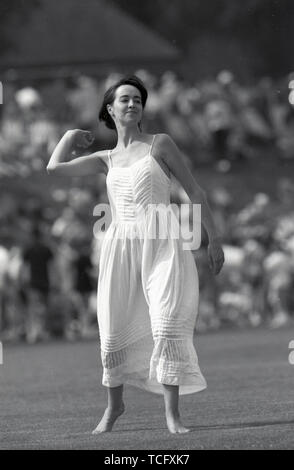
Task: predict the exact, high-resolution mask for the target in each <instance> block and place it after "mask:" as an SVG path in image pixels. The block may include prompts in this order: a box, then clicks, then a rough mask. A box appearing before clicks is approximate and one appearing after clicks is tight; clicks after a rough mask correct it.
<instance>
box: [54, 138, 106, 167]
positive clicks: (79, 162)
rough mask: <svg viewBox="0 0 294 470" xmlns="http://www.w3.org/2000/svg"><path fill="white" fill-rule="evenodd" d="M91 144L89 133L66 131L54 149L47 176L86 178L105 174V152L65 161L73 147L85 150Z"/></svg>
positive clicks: (91, 139)
mask: <svg viewBox="0 0 294 470" xmlns="http://www.w3.org/2000/svg"><path fill="white" fill-rule="evenodd" d="M92 142H93V137H92V135H91V133H90V132H88V131H82V130H80V129H74V130H70V131H67V132H66V133H65V134H64V136H63V137H62V138H61V139H60V141H59V142H58V144H57V146H56V147H55V149H54V151H53V153H52V155H51V158H50V160H49V162H48V165H47V167H46V170H47V172H48V174H49V175H60V176H86V175H91V174H95V173H105V174H106V173H107V164H106V163H105V161H104V159H103V157H104V156H106V155H104V154H105V152H103V151H102V152H95V153H92V154H90V155H86V156H82V157H78V158H75V159H74V160H70V161H68V162H66V161H65V160H66V159H67V158H68V156H69V155H71V154H72V151H73V150H74V149H75V147H78V148H87V147H89V145H91V143H92Z"/></svg>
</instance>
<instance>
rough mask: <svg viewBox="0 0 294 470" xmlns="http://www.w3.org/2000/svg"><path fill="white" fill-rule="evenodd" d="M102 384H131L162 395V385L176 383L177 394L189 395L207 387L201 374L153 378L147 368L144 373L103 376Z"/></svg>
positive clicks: (112, 385)
mask: <svg viewBox="0 0 294 470" xmlns="http://www.w3.org/2000/svg"><path fill="white" fill-rule="evenodd" d="M102 384H103V385H104V386H105V387H111V388H112V387H118V386H120V385H132V386H134V387H136V388H140V389H142V390H145V391H148V392H151V393H156V394H158V395H163V385H178V386H179V395H189V394H192V393H198V392H201V391H203V390H205V389H206V388H207V383H206V380H205V379H204V377H203V376H202V374H195V377H193V376H191V375H189V376H182V377H181V376H180V377H165V378H158V379H157V378H154V377H150V376H149V369H148V370H146V371H145V373H143V372H142V373H136V374H124V375H122V376H121V377H115V378H113V377H112V378H110V377H105V376H104V377H103V380H102Z"/></svg>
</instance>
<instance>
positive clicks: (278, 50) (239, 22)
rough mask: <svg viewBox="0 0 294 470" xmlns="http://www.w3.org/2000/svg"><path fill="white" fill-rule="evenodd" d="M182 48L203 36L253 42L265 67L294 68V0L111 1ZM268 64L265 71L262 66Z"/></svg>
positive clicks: (271, 70) (272, 70) (272, 69)
mask: <svg viewBox="0 0 294 470" xmlns="http://www.w3.org/2000/svg"><path fill="white" fill-rule="evenodd" d="M112 1H113V3H115V4H116V5H118V6H120V7H121V8H122V9H123V10H125V11H126V12H128V13H130V14H131V15H133V16H135V17H136V18H137V19H139V20H140V21H141V22H143V23H145V24H147V25H148V26H151V27H152V28H153V29H155V30H157V31H158V32H159V33H160V34H162V35H163V36H165V37H166V38H167V39H169V40H170V41H171V42H173V43H175V44H176V45H178V46H179V47H182V48H183V49H186V48H187V47H188V46H189V44H190V43H191V41H195V40H197V38H198V37H201V36H203V35H205V34H206V35H210V36H212V35H213V34H215V35H216V36H220V35H222V36H224V37H227V38H228V40H229V41H234V40H236V41H239V42H241V43H242V42H243V43H244V44H245V43H247V44H250V45H251V46H252V47H251V49H252V50H255V51H256V56H257V58H260V62H262V66H260V65H258V60H257V61H256V64H257V66H258V67H260V70H258V72H260V73H269V74H271V75H275V74H276V73H277V72H278V73H279V72H281V73H284V72H285V71H286V70H288V71H289V69H290V68H291V67H292V62H291V61H292V55H293V52H294V51H293V43H294V33H293V31H294V28H293V22H294V1H293V0H243V1H242V2H239V1H235V0H210V1H207V2H204V1H203V0H181V1H179V0H151V1H150V0H149V1H148V2H138V0H112ZM262 68H263V70H262Z"/></svg>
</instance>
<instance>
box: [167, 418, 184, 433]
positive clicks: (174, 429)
mask: <svg viewBox="0 0 294 470" xmlns="http://www.w3.org/2000/svg"><path fill="white" fill-rule="evenodd" d="M166 424H167V427H168V430H169V432H171V433H172V434H184V433H186V432H189V431H190V429H188V428H186V427H185V426H184V425H183V424H182V422H181V418H180V416H175V415H166Z"/></svg>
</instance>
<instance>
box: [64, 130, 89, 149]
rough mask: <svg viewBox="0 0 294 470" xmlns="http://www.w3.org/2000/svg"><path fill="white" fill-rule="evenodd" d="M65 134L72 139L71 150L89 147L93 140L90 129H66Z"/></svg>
mask: <svg viewBox="0 0 294 470" xmlns="http://www.w3.org/2000/svg"><path fill="white" fill-rule="evenodd" d="M67 134H68V135H69V137H70V138H71V140H72V148H73V150H75V149H76V148H77V149H85V148H87V147H89V146H90V145H91V144H92V143H93V142H94V136H93V135H92V133H91V132H90V131H83V130H81V129H73V130H70V131H67Z"/></svg>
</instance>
